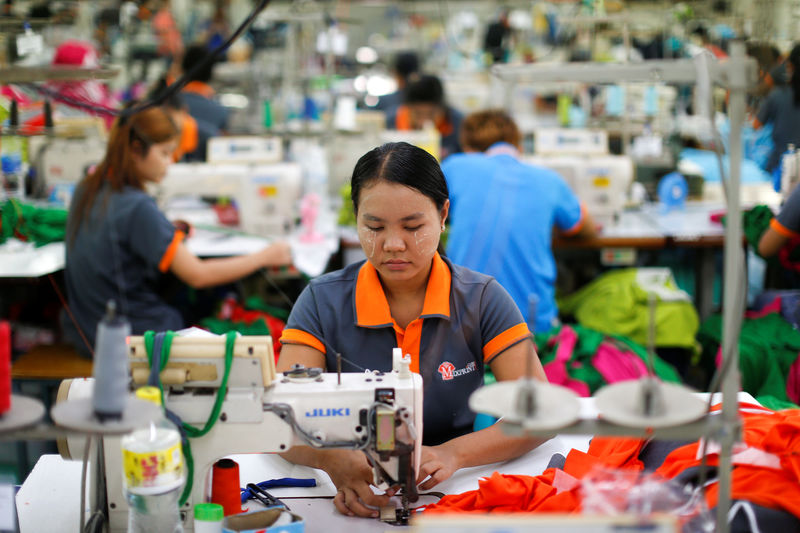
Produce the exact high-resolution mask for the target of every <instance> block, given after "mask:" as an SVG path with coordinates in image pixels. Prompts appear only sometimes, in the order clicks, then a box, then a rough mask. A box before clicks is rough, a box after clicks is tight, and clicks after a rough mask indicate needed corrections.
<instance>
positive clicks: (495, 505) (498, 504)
mask: <svg viewBox="0 0 800 533" xmlns="http://www.w3.org/2000/svg"><path fill="white" fill-rule="evenodd" d="M644 442H645V441H644V440H642V439H632V438H612V437H595V438H594V439H592V442H591V443H590V444H589V449H588V450H587V451H586V453H584V452H581V451H579V450H572V451H570V452H569V454H568V455H567V460H566V462H565V464H564V471H563V472H560V473H559V471H558V470H556V469H555V468H549V469H547V470H545V471H544V472H543V473H542V474H540V475H538V476H522V475H512V474H500V473H498V472H494V473H493V474H492V475H491V477H489V478H484V479H482V480H480V481H479V482H478V490H472V491H468V492H464V493H462V494H450V495H447V496H444V497H443V498H442V499H441V500H439V501H438V502H437V503H434V504H431V505H428V506H426V507H425V508H424V512H426V513H452V512H459V513H475V512H479V513H486V512H503V513H515V512H531V511H538V512H559V513H569V512H575V511H578V510H579V509H580V503H581V500H580V493H579V488H580V484H579V483H571V484H569V485H570V486H571V488H569V489H566V490H559V488H558V487H560V486H562V485H566V484H568V483H569V481H568V480H564V479H559V478H558V476H559V475H561V476H564V475H569V476H572V477H573V478H578V479H579V478H582V477H584V476H585V475H586V474H588V473H589V472H591V471H592V469H593V468H594V467H596V466H605V467H609V468H629V469H634V470H642V469H643V468H644V465H643V464H642V462H641V461H639V459H638V455H639V451H640V450H641V449H642V446H643V445H644Z"/></svg>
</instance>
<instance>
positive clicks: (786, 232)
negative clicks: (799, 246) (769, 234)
mask: <svg viewBox="0 0 800 533" xmlns="http://www.w3.org/2000/svg"><path fill="white" fill-rule="evenodd" d="M769 227H770V228H772V229H774V230H775V231H776V232H778V233H780V234H781V235H783V236H784V237H787V238H789V239H795V238H797V237H800V233H795V232H794V231H792V230H790V229H789V228H787V227H786V226H784V225H783V224H781V223H780V222H778V219H777V218H773V219H772V220H770V222H769Z"/></svg>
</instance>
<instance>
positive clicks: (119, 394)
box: [92, 300, 131, 421]
mask: <svg viewBox="0 0 800 533" xmlns="http://www.w3.org/2000/svg"><path fill="white" fill-rule="evenodd" d="M130 334H131V325H130V323H129V322H128V321H127V320H126V319H125V317H123V316H121V315H118V314H117V305H116V303H115V302H114V301H113V300H109V301H108V304H107V305H106V316H104V317H103V320H101V321H100V323H99V324H97V337H96V340H95V349H94V353H95V357H94V379H95V385H94V395H93V396H92V407H93V408H94V413H95V416H97V418H98V419H99V420H100V421H104V420H109V419H114V420H119V419H120V418H121V417H122V412H123V411H124V410H125V406H126V404H127V403H128V375H129V373H130V369H129V363H128V353H127V339H128V337H129V336H130Z"/></svg>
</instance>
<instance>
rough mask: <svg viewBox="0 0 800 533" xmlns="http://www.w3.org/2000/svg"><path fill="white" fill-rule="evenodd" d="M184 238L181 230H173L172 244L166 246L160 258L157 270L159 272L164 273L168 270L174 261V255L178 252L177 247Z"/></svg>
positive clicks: (184, 235)
mask: <svg viewBox="0 0 800 533" xmlns="http://www.w3.org/2000/svg"><path fill="white" fill-rule="evenodd" d="M184 237H186V234H185V233H184V232H182V231H181V230H175V235H174V236H173V237H172V242H171V243H169V246H167V251H166V252H164V255H163V256H161V261H160V262H159V263H158V270H160V271H161V272H166V271H167V270H169V266H170V265H171V264H172V260H173V259H175V254H176V253H177V251H178V245H179V244H180V243H182V242H183V238H184Z"/></svg>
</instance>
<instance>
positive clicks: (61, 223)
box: [0, 200, 67, 246]
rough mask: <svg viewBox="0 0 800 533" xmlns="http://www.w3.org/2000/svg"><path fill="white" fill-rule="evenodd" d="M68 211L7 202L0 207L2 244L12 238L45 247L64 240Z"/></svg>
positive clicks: (18, 202) (0, 241)
mask: <svg viewBox="0 0 800 533" xmlns="http://www.w3.org/2000/svg"><path fill="white" fill-rule="evenodd" d="M66 229H67V210H66V209H63V208H57V207H39V206H35V205H32V204H27V203H23V202H20V201H19V200H6V201H5V202H3V204H2V205H1V206H0V244H2V243H4V242H6V240H8V239H9V238H11V237H15V238H17V239H19V240H21V241H26V242H33V243H35V244H36V246H44V245H45V244H49V243H51V242H58V241H63V240H64V235H65V233H66Z"/></svg>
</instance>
